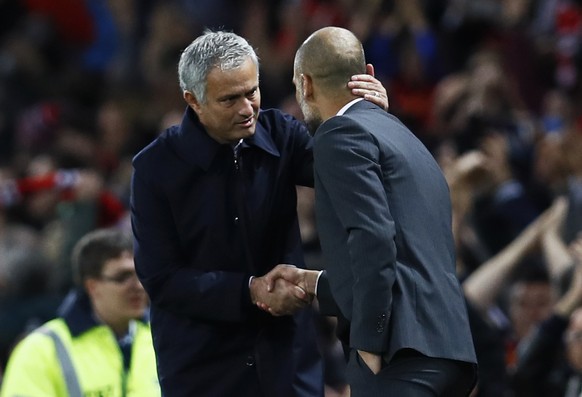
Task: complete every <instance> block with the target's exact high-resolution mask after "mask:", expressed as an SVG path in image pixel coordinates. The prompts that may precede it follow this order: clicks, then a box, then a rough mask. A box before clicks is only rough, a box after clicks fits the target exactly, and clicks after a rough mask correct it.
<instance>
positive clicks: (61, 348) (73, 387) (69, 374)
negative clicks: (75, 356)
mask: <svg viewBox="0 0 582 397" xmlns="http://www.w3.org/2000/svg"><path fill="white" fill-rule="evenodd" d="M38 332H40V333H42V334H44V335H47V336H50V338H51V339H52V340H53V342H54V343H55V348H56V351H57V357H58V359H59V363H60V364H61V369H62V370H63V375H64V377H65V383H66V385H67V390H68V392H69V397H83V393H82V392H81V385H79V379H78V378H77V373H76V372H75V367H73V362H72V361H71V357H70V356H69V352H68V351H67V348H66V347H65V344H64V343H63V341H62V340H61V338H60V337H59V336H58V335H57V333H56V332H55V331H53V330H51V329H48V328H44V327H43V328H40V329H39V330H38Z"/></svg>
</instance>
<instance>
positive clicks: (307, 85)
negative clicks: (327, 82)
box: [301, 73, 313, 101]
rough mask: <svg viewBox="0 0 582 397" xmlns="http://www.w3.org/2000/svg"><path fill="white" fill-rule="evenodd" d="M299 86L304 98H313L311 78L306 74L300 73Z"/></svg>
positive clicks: (309, 99)
mask: <svg viewBox="0 0 582 397" xmlns="http://www.w3.org/2000/svg"><path fill="white" fill-rule="evenodd" d="M301 88H302V89H303V97H304V98H305V100H308V101H311V100H313V79H312V78H311V76H310V75H308V74H303V73H302V74H301Z"/></svg>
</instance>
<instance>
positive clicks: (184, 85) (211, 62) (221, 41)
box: [178, 29, 259, 103]
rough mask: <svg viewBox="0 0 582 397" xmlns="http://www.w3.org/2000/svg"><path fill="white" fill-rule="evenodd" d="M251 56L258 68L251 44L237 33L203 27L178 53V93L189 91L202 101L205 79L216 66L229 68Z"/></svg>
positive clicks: (235, 66) (257, 61) (204, 91)
mask: <svg viewBox="0 0 582 397" xmlns="http://www.w3.org/2000/svg"><path fill="white" fill-rule="evenodd" d="M249 57H250V58H251V59H252V60H253V62H254V63H255V65H256V66H257V73H258V68H259V58H258V57H257V54H256V52H255V50H254V49H253V47H252V46H251V45H250V44H249V43H248V42H247V41H246V40H245V39H244V38H243V37H241V36H239V35H237V34H235V33H231V32H225V31H217V32H213V31H211V30H208V29H207V30H205V31H204V33H203V34H202V35H201V36H199V37H197V38H196V39H195V40H194V41H193V42H192V43H191V44H190V45H189V46H188V47H186V49H185V50H184V51H183V52H182V55H181V56H180V62H179V63H178V77H179V79H180V88H181V89H182V92H184V91H189V92H191V93H192V94H194V96H195V97H196V99H197V100H198V101H199V102H201V103H206V88H207V78H208V74H209V73H210V71H211V70H212V69H213V68H215V67H219V68H220V69H221V70H231V69H235V68H237V67H239V66H240V65H242V64H243V63H244V62H245V61H246V60H247V59H248V58H249Z"/></svg>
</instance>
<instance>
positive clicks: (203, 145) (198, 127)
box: [170, 107, 280, 171]
mask: <svg viewBox="0 0 582 397" xmlns="http://www.w3.org/2000/svg"><path fill="white" fill-rule="evenodd" d="M170 134H175V135H176V137H175V138H174V139H173V140H172V142H173V144H174V145H175V147H174V149H175V150H176V152H177V153H178V154H179V155H180V157H181V158H183V159H184V160H185V161H187V162H188V163H190V164H192V165H197V166H199V167H200V168H202V169H204V170H205V171H207V170H208V169H209V168H210V164H211V163H212V161H213V160H214V157H215V156H216V154H217V153H218V152H219V150H220V149H221V147H223V146H225V145H224V144H220V143H218V142H216V141H215V140H214V139H212V138H211V137H210V136H209V135H208V134H207V133H206V130H205V129H204V126H203V125H202V124H201V123H200V120H199V119H198V116H196V113H194V111H193V110H192V109H191V108H190V107H187V108H186V111H185V112H184V117H183V118H182V123H181V124H180V126H179V127H178V128H177V129H173V130H171V132H170ZM241 147H242V149H243V150H244V149H245V148H249V147H256V148H258V149H261V150H263V151H264V152H266V153H269V154H270V155H272V156H275V157H280V153H279V149H277V146H276V145H275V142H273V139H272V138H271V135H270V134H269V132H268V131H267V130H266V129H265V127H264V126H263V124H262V123H261V116H260V114H259V121H258V122H257V126H256V130H255V134H254V135H253V136H252V137H250V138H246V139H244V140H243V143H242V146H241Z"/></svg>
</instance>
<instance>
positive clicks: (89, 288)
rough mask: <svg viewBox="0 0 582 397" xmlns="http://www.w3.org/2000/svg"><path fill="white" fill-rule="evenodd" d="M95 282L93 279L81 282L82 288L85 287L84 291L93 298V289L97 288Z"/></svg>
mask: <svg viewBox="0 0 582 397" xmlns="http://www.w3.org/2000/svg"><path fill="white" fill-rule="evenodd" d="M97 282H98V281H97V280H96V279H93V278H87V279H85V280H84V281H83V287H85V291H87V294H88V295H89V296H93V295H94V294H95V288H96V287H97Z"/></svg>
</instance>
